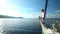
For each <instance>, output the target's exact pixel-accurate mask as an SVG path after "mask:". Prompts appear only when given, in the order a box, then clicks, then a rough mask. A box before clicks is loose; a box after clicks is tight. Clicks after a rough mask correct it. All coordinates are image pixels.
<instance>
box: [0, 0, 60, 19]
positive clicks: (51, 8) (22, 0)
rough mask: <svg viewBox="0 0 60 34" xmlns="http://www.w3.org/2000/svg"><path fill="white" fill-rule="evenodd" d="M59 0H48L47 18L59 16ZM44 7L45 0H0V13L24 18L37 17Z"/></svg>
mask: <svg viewBox="0 0 60 34" xmlns="http://www.w3.org/2000/svg"><path fill="white" fill-rule="evenodd" d="M59 1H60V0H49V2H48V8H47V12H46V13H47V14H46V17H47V18H57V17H58V18H59V17H60V16H59V15H60V7H59V6H60V4H59V3H60V2H59ZM44 8H45V0H0V15H8V16H15V17H24V18H38V16H39V15H40V11H41V9H44Z"/></svg>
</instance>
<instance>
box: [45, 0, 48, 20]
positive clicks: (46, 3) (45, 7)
mask: <svg viewBox="0 0 60 34" xmlns="http://www.w3.org/2000/svg"><path fill="white" fill-rule="evenodd" d="M45 2H46V3H45V14H44V20H45V17H46V11H47V5H48V0H46V1H45Z"/></svg>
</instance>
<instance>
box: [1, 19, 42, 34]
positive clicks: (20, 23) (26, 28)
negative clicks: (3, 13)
mask: <svg viewBox="0 0 60 34" xmlns="http://www.w3.org/2000/svg"><path fill="white" fill-rule="evenodd" d="M1 22H2V24H3V31H4V32H6V34H41V33H42V32H41V31H42V30H41V27H40V23H39V20H38V19H34V18H33V19H32V18H24V19H15V18H4V19H2V20H1Z"/></svg>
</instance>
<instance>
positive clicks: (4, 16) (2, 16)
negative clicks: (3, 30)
mask: <svg viewBox="0 0 60 34" xmlns="http://www.w3.org/2000/svg"><path fill="white" fill-rule="evenodd" d="M0 18H23V17H13V16H7V15H0Z"/></svg>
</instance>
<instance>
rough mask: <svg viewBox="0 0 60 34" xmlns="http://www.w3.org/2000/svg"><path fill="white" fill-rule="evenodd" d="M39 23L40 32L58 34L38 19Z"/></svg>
mask: <svg viewBox="0 0 60 34" xmlns="http://www.w3.org/2000/svg"><path fill="white" fill-rule="evenodd" d="M40 24H41V27H42V34H59V33H57V32H54V31H53V30H51V29H49V28H48V29H47V28H46V27H45V26H44V25H43V24H42V22H41V21H40Z"/></svg>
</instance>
